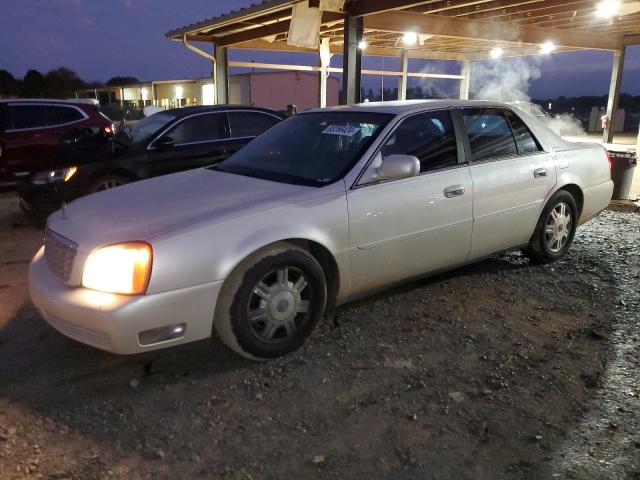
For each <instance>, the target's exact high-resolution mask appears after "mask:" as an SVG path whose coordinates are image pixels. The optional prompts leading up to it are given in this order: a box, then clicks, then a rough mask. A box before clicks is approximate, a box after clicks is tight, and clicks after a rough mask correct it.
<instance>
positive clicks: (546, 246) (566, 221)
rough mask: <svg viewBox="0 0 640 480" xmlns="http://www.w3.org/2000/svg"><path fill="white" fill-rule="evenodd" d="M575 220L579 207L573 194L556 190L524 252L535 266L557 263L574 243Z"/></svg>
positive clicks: (576, 223)
mask: <svg viewBox="0 0 640 480" xmlns="http://www.w3.org/2000/svg"><path fill="white" fill-rule="evenodd" d="M554 212H555V213H554ZM578 220H579V219H578V206H577V205H576V201H575V199H574V198H573V195H571V194H570V193H569V192H567V191H566V190H559V191H557V192H556V193H555V194H554V195H553V196H552V197H551V199H550V200H549V202H548V203H547V205H546V206H545V207H544V210H543V211H542V214H541V215H540V219H539V220H538V224H537V225H536V230H535V232H534V234H533V236H532V237H531V240H530V241H529V246H528V247H527V248H526V249H525V250H523V253H524V254H525V255H526V256H527V257H529V258H530V259H531V260H533V261H534V262H538V263H551V262H555V261H556V260H559V259H560V258H562V257H563V256H565V255H566V253H567V252H568V251H569V248H570V247H571V244H572V243H573V238H574V236H575V234H576V229H577V228H578Z"/></svg>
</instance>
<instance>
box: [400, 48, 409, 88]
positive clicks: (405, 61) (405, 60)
mask: <svg viewBox="0 0 640 480" xmlns="http://www.w3.org/2000/svg"><path fill="white" fill-rule="evenodd" d="M400 70H401V71H402V76H401V77H400V79H399V80H398V100H406V99H407V72H408V70H409V52H408V51H407V50H406V49H403V50H402V54H400Z"/></svg>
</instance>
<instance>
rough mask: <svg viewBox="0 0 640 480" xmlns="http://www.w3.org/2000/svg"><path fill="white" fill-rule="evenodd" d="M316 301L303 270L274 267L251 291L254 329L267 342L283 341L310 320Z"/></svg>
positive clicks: (249, 312) (249, 316)
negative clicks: (312, 306)
mask: <svg viewBox="0 0 640 480" xmlns="http://www.w3.org/2000/svg"><path fill="white" fill-rule="evenodd" d="M312 302H313V289H312V287H311V285H310V282H309V281H308V279H307V278H306V277H305V274H304V273H303V272H302V271H301V270H300V269H298V268H295V267H281V268H278V269H277V270H273V271H271V272H269V273H268V274H267V275H265V276H264V277H262V279H261V280H260V281H259V282H258V283H257V284H256V285H255V286H254V287H253V289H252V291H251V296H250V297H249V303H248V306H247V319H248V321H249V326H250V328H251V331H252V332H253V333H254V335H256V337H257V338H258V339H260V340H261V341H263V342H267V343H279V342H282V341H284V340H286V339H288V338H290V337H291V336H292V335H294V334H295V333H296V332H297V331H298V330H300V329H301V328H302V327H303V326H304V325H305V324H306V323H307V321H308V320H309V316H310V309H311V305H312Z"/></svg>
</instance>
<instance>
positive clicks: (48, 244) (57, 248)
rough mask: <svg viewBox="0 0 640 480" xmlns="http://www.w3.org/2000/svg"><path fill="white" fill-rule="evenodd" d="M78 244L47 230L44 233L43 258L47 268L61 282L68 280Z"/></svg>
mask: <svg viewBox="0 0 640 480" xmlns="http://www.w3.org/2000/svg"><path fill="white" fill-rule="evenodd" d="M77 251H78V245H76V244H75V243H73V242H72V241H71V240H68V239H66V238H64V237H63V236H61V235H58V234H57V233H55V232H53V231H51V230H49V228H47V230H46V231H45V233H44V258H45V259H46V261H47V266H48V267H49V270H51V272H52V273H53V274H54V275H55V276H56V277H58V278H59V279H60V280H62V281H63V282H68V281H69V278H70V277H71V270H72V269H73V261H74V260H75V258H76V253H77Z"/></svg>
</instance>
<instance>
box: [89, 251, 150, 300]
mask: <svg viewBox="0 0 640 480" xmlns="http://www.w3.org/2000/svg"><path fill="white" fill-rule="evenodd" d="M152 256H153V254H152V250H151V245H149V244H148V243H144V242H129V243H121V244H117V245H109V246H108V247H103V248H100V249H98V250H95V251H94V252H92V253H91V254H90V255H89V257H88V258H87V261H86V262H85V264H84V272H83V274H82V285H83V286H84V287H86V288H91V289H93V290H99V291H101V292H108V293H122V294H126V295H141V294H144V293H145V292H146V291H147V285H149V277H150V276H151V264H152V263H153V259H152Z"/></svg>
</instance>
